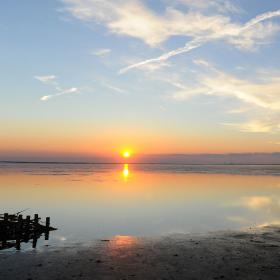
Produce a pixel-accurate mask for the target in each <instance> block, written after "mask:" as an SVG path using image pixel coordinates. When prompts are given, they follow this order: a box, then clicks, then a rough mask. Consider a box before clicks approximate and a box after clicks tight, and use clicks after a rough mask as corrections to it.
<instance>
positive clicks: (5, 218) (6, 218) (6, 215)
mask: <svg viewBox="0 0 280 280" xmlns="http://www.w3.org/2000/svg"><path fill="white" fill-rule="evenodd" d="M8 219H9V214H8V213H5V214H4V222H8Z"/></svg>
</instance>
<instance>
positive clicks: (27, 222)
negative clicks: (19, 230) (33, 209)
mask: <svg viewBox="0 0 280 280" xmlns="http://www.w3.org/2000/svg"><path fill="white" fill-rule="evenodd" d="M29 226H30V216H29V215H28V216H26V219H25V229H26V230H27V231H28V230H29Z"/></svg>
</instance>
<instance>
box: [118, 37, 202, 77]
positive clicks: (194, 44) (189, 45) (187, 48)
mask: <svg viewBox="0 0 280 280" xmlns="http://www.w3.org/2000/svg"><path fill="white" fill-rule="evenodd" d="M204 43H205V40H201V39H195V40H192V41H190V42H189V43H187V44H186V45H185V46H184V47H182V48H178V49H176V50H173V51H170V52H168V53H165V54H163V55H161V56H159V57H156V58H151V59H147V60H144V61H141V62H138V63H136V64H133V65H130V66H128V67H125V68H123V69H121V70H120V71H119V74H124V73H126V72H128V71H129V70H131V69H133V68H138V67H141V66H143V65H146V64H150V63H154V62H159V61H165V60H167V59H169V58H170V57H172V56H175V55H178V54H181V53H186V52H190V51H191V50H193V49H196V48H198V47H200V46H201V45H202V44H204Z"/></svg>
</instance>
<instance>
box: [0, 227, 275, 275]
mask: <svg viewBox="0 0 280 280" xmlns="http://www.w3.org/2000/svg"><path fill="white" fill-rule="evenodd" d="M0 279H1V280H16V279H20V280H35V279H36V280H41V279H42V280H43V279H54V280H65V279H66V280H67V279H91V280H92V279H108V280H109V279H123V280H124V279H127V280H129V279H141V280H145V279H161V280H163V279H193V280H194V279H199V280H200V279H254V280H258V279H263V280H264V279H280V228H279V227H276V226H269V227H264V228H261V229H249V230H247V231H242V232H229V231H227V232H213V233H208V234H199V235H189V234H180V235H171V236H167V237H158V238H134V237H130V236H118V237H115V238H113V239H111V240H99V241H96V242H93V243H91V244H76V245H75V246H74V245H71V246H67V247H62V248H52V247H44V248H43V249H40V250H34V251H28V252H12V253H10V252H9V253H0Z"/></svg>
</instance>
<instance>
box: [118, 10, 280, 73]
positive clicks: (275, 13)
mask: <svg viewBox="0 0 280 280" xmlns="http://www.w3.org/2000/svg"><path fill="white" fill-rule="evenodd" d="M278 16H280V10H276V11H273V12H267V13H264V14H260V15H258V16H256V17H255V18H253V19H251V20H250V21H248V22H247V23H245V24H244V25H243V26H242V27H241V28H240V32H238V34H240V33H241V32H242V31H244V30H246V29H249V28H251V27H253V26H254V25H256V24H258V23H260V22H262V21H265V20H267V19H270V18H273V17H278ZM224 36H226V35H223V36H220V37H216V38H215V39H220V38H222V37H224ZM210 40H214V38H211V37H208V38H207V37H206V38H205V37H204V38H196V39H193V40H192V41H190V42H189V43H187V44H186V45H185V46H184V47H182V48H178V49H175V50H173V51H170V52H168V53H165V54H162V55H161V56H159V57H156V58H151V59H147V60H144V61H141V62H138V63H135V64H132V65H130V66H128V67H125V68H122V69H120V71H119V74H124V73H126V72H128V71H130V70H131V69H135V68H139V67H141V66H143V65H147V64H150V63H155V62H160V61H165V60H168V59H169V58H171V57H173V56H176V55H178V54H182V53H187V52H190V51H192V50H193V49H196V48H199V47H200V46H202V45H203V44H205V43H206V42H208V41H210Z"/></svg>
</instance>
